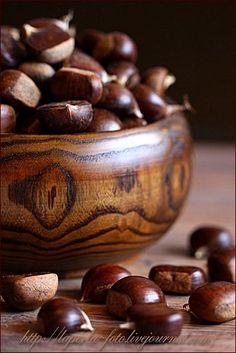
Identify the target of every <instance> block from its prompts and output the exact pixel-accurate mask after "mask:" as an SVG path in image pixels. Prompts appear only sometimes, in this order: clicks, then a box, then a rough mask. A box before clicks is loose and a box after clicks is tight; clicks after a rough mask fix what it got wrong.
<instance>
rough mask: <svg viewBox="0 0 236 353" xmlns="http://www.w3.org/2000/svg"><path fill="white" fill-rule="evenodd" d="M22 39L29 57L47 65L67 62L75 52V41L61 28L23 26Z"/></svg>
mask: <svg viewBox="0 0 236 353" xmlns="http://www.w3.org/2000/svg"><path fill="white" fill-rule="evenodd" d="M22 39H23V42H24V43H25V45H26V48H27V51H28V53H29V55H30V56H31V57H33V58H36V59H37V60H39V61H42V62H45V63H47V64H57V63H59V62H61V61H63V60H65V59H66V58H67V57H68V56H70V55H71V53H72V52H73V50H74V46H75V40H74V38H72V37H71V36H70V35H69V33H68V32H65V31H63V30H62V29H60V28H59V27H46V28H35V27H33V26H31V25H29V24H25V25H23V28H22Z"/></svg>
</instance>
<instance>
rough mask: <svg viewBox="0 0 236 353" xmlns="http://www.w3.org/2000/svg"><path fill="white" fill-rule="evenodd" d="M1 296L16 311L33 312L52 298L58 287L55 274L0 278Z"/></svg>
mask: <svg viewBox="0 0 236 353" xmlns="http://www.w3.org/2000/svg"><path fill="white" fill-rule="evenodd" d="M0 283H1V295H2V297H3V299H4V300H5V302H6V303H7V304H8V305H10V306H11V307H12V308H15V309H18V310H34V309H37V308H39V307H40V306H41V305H43V304H44V303H45V302H46V301H48V300H49V299H51V298H53V297H54V295H55V294H56V291H57V287H58V277H57V275H56V274H55V273H32V274H25V275H5V276H1V278H0Z"/></svg>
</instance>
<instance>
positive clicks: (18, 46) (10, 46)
mask: <svg viewBox="0 0 236 353" xmlns="http://www.w3.org/2000/svg"><path fill="white" fill-rule="evenodd" d="M16 31H17V29H14V28H13V29H12V28H11V27H7V26H2V27H1V67H2V69H11V68H15V67H16V66H17V65H19V63H20V62H21V61H23V60H24V58H25V56H26V52H25V48H24V46H23V44H22V43H21V42H20V39H19V38H18V36H17V32H16Z"/></svg>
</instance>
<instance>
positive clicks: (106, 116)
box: [87, 108, 123, 132]
mask: <svg viewBox="0 0 236 353" xmlns="http://www.w3.org/2000/svg"><path fill="white" fill-rule="evenodd" d="M93 111H94V113H93V119H92V122H91V123H90V125H89V127H88V128H87V131H88V132H98V131H100V132H101V131H117V130H121V129H122V128H123V124H122V122H121V120H120V119H119V118H118V116H116V115H115V114H114V113H112V112H110V111H109V110H106V109H99V108H94V110H93Z"/></svg>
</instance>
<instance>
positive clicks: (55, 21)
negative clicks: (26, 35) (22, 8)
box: [27, 10, 74, 32]
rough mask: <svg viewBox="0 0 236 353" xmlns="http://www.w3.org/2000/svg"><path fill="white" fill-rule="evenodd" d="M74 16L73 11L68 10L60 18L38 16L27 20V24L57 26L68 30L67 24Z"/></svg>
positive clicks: (38, 26) (42, 26)
mask: <svg viewBox="0 0 236 353" xmlns="http://www.w3.org/2000/svg"><path fill="white" fill-rule="evenodd" d="M73 17H74V13H73V11H72V10H70V11H69V12H68V13H67V14H66V15H64V16H62V17H61V18H47V17H40V18H34V19H32V20H29V21H27V24H29V25H31V26H32V27H35V28H52V27H57V28H60V29H62V30H63V31H67V32H69V28H70V27H69V24H70V22H71V20H72V19H73Z"/></svg>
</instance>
